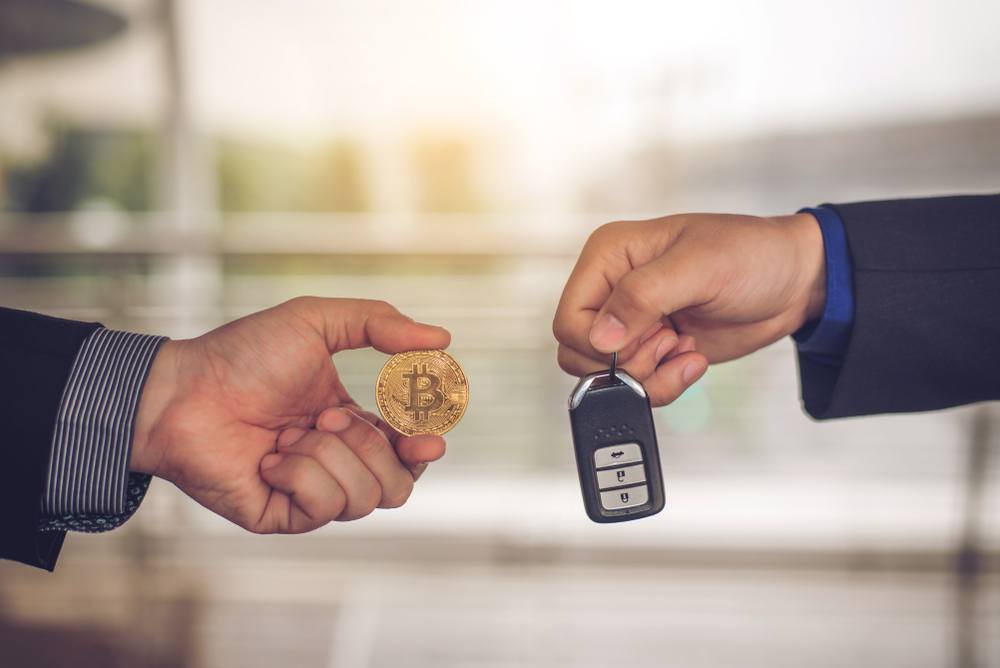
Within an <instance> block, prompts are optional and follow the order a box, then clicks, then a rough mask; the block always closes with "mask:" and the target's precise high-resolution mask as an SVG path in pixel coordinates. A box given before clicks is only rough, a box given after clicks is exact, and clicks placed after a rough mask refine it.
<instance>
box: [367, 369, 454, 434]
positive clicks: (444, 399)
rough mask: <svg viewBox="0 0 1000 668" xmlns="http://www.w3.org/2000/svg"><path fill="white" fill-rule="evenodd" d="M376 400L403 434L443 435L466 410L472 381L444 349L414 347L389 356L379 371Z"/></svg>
mask: <svg viewBox="0 0 1000 668" xmlns="http://www.w3.org/2000/svg"><path fill="white" fill-rule="evenodd" d="M375 400H376V401H377V403H378V410H379V412H380V413H382V418H383V419H384V420H385V421H386V422H388V423H389V425H390V426H391V427H392V428H393V429H395V430H396V431H398V432H399V433H401V434H405V435H407V436H413V435H414V434H438V435H441V434H443V433H445V432H446V431H448V430H450V429H451V428H452V427H454V426H455V425H456V424H458V421H459V420H461V419H462V415H463V414H464V413H465V407H466V406H467V405H468V403H469V381H468V380H467V379H466V378H465V372H464V371H462V367H460V366H459V365H458V362H456V361H455V359H454V358H453V357H452V356H451V355H449V354H448V353H446V352H443V351H441V350H411V351H409V352H405V353H398V354H396V355H393V356H392V357H390V358H389V361H388V362H386V363H385V366H384V367H382V371H380V372H379V374H378V383H377V384H376V386H375Z"/></svg>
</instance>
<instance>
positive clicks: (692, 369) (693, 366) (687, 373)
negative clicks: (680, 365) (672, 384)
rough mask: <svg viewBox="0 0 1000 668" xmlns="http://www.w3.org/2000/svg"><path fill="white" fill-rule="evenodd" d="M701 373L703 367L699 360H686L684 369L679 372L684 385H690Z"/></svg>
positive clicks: (703, 370) (703, 369) (703, 371)
mask: <svg viewBox="0 0 1000 668" xmlns="http://www.w3.org/2000/svg"><path fill="white" fill-rule="evenodd" d="M703 373H705V367H704V366H702V364H701V362H688V365H687V366H686V367H684V371H682V372H681V380H683V381H684V384H685V385H690V384H691V383H693V382H694V381H696V380H698V378H700V377H701V374H703Z"/></svg>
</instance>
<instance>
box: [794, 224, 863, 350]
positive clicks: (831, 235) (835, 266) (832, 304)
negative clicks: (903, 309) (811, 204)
mask: <svg viewBox="0 0 1000 668" xmlns="http://www.w3.org/2000/svg"><path fill="white" fill-rule="evenodd" d="M799 213H809V214H812V216H813V217H815V218H816V221H817V222H818V223H819V229H820V233H821V234H822V235H823V254H824V256H825V259H826V305H825V306H824V307H823V315H822V317H821V318H820V319H819V321H817V322H813V323H809V324H808V325H806V326H805V327H803V328H802V329H800V330H799V331H797V332H795V334H793V335H792V338H794V339H795V343H796V345H797V346H798V349H799V353H801V354H802V355H805V356H806V357H809V358H810V359H814V360H816V361H818V362H823V363H827V364H836V365H840V364H841V363H842V362H843V359H844V353H845V352H846V351H847V345H848V343H850V340H851V329H852V327H853V326H854V284H853V280H852V277H853V273H854V272H853V269H854V267H853V264H852V262H851V252H850V248H849V247H848V245H847V234H846V233H845V232H844V223H843V221H842V220H841V219H840V216H839V215H837V212H836V211H834V210H833V209H832V208H830V207H826V206H821V207H817V208H807V209H802V210H801V211H799Z"/></svg>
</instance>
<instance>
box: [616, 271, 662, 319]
mask: <svg viewBox="0 0 1000 668" xmlns="http://www.w3.org/2000/svg"><path fill="white" fill-rule="evenodd" d="M615 292H617V293H618V294H619V296H620V297H621V298H622V300H624V302H625V304H626V305H627V306H629V307H631V308H632V309H634V310H636V311H640V312H643V313H649V312H653V311H657V310H658V307H657V296H656V287H655V286H654V285H653V283H652V281H649V280H647V278H646V277H644V276H642V274H641V273H640V272H638V271H633V272H631V273H629V274H626V275H625V276H623V277H622V279H621V280H620V281H618V285H617V286H616V289H615Z"/></svg>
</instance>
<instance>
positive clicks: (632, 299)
mask: <svg viewBox="0 0 1000 668" xmlns="http://www.w3.org/2000/svg"><path fill="white" fill-rule="evenodd" d="M697 285H698V273H697V271H696V270H694V269H693V268H689V263H686V262H684V261H682V260H679V259H678V257H677V253H673V254H672V253H670V252H669V251H668V252H667V253H666V254H664V255H662V256H660V257H659V258H657V259H656V260H654V261H653V262H649V263H648V264H644V265H642V266H640V267H636V268H635V269H633V270H632V271H630V272H628V273H627V274H625V275H624V276H622V277H621V278H620V279H619V280H618V282H617V283H616V284H615V286H614V288H613V289H612V291H611V295H610V296H609V297H608V298H607V300H606V301H605V302H604V305H603V306H601V309H600V310H599V311H598V312H597V316H596V317H595V318H594V323H593V325H592V326H591V328H590V345H592V346H593V347H594V349H595V350H597V351H599V352H602V353H613V352H618V351H620V350H622V349H623V348H625V347H626V346H628V345H629V344H630V343H632V342H633V341H635V340H637V339H638V338H639V337H641V336H642V335H643V333H644V332H647V331H649V329H650V327H652V326H653V325H654V324H656V323H658V322H660V321H661V320H662V319H663V317H664V316H668V315H670V314H671V313H673V312H674V311H679V310H681V309H684V308H686V307H688V306H691V305H693V304H697V303H699V298H700V295H698V291H697Z"/></svg>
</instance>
